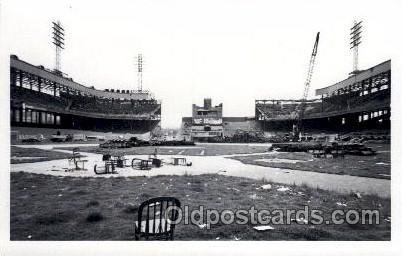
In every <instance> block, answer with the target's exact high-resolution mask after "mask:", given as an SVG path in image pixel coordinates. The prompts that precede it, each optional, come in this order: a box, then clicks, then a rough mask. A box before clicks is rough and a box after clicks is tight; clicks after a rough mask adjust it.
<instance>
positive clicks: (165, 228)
mask: <svg viewBox="0 0 402 256" xmlns="http://www.w3.org/2000/svg"><path fill="white" fill-rule="evenodd" d="M169 207H177V208H180V207H181V204H180V201H179V200H178V199H177V198H174V197H156V198H151V199H149V200H147V201H145V202H143V203H141V205H140V207H139V208H138V228H137V229H136V232H135V233H136V238H139V237H140V236H141V237H145V239H147V240H148V239H149V238H150V237H151V238H152V237H155V238H156V237H158V238H165V239H166V240H173V231H174V228H175V224H174V223H171V221H176V220H177V218H178V215H179V212H178V210H177V208H176V209H173V210H169V212H168V214H167V211H166V210H167V209H168V208H169Z"/></svg>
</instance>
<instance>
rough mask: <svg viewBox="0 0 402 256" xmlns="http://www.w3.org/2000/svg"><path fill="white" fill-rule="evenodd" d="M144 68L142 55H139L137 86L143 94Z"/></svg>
mask: <svg viewBox="0 0 402 256" xmlns="http://www.w3.org/2000/svg"><path fill="white" fill-rule="evenodd" d="M142 68H143V58H142V53H139V54H138V55H137V86H138V91H139V92H142Z"/></svg>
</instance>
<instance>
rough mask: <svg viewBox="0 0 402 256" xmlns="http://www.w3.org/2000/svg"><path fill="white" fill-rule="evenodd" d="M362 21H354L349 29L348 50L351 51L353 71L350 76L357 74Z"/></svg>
mask: <svg viewBox="0 0 402 256" xmlns="http://www.w3.org/2000/svg"><path fill="white" fill-rule="evenodd" d="M361 24H362V21H359V22H357V21H354V23H353V27H352V28H350V49H351V50H353V71H352V72H351V73H350V74H352V75H353V74H356V73H358V72H359V44H360V43H361V38H362V37H361V33H362V31H361V29H362V25H361Z"/></svg>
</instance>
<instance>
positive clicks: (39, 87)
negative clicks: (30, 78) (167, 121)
mask: <svg viewBox="0 0 402 256" xmlns="http://www.w3.org/2000/svg"><path fill="white" fill-rule="evenodd" d="M41 89H42V78H41V77H40V76H38V92H41Z"/></svg>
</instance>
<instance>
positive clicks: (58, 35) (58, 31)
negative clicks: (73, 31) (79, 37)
mask: <svg viewBox="0 0 402 256" xmlns="http://www.w3.org/2000/svg"><path fill="white" fill-rule="evenodd" d="M52 23H53V42H52V43H53V44H54V45H55V51H56V55H55V66H54V71H55V72H56V73H58V74H61V50H62V49H64V28H63V27H62V25H61V23H60V21H57V22H54V21H53V22H52Z"/></svg>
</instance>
